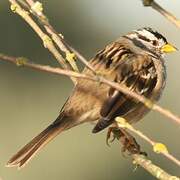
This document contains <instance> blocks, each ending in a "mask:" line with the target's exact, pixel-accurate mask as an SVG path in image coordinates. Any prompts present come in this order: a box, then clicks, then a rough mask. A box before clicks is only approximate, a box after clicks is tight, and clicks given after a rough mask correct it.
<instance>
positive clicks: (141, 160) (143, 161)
mask: <svg viewBox="0 0 180 180" xmlns="http://www.w3.org/2000/svg"><path fill="white" fill-rule="evenodd" d="M132 157H133V159H134V161H135V163H136V164H138V165H140V166H141V167H143V168H144V169H145V170H146V171H148V172H149V173H150V174H152V175H153V176H155V177H156V178H157V179H160V180H180V178H178V177H176V176H172V175H170V174H168V173H167V172H166V171H164V170H163V169H161V168H160V167H158V166H157V165H155V164H153V163H152V162H151V161H150V160H149V159H147V158H146V157H145V156H143V155H139V154H138V155H137V154H134V155H132Z"/></svg>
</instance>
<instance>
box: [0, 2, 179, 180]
mask: <svg viewBox="0 0 180 180" xmlns="http://www.w3.org/2000/svg"><path fill="white" fill-rule="evenodd" d="M41 2H43V5H44V11H45V13H46V14H47V16H48V17H49V19H50V22H51V23H52V25H53V26H54V27H55V28H56V30H57V31H58V32H61V33H62V34H63V35H64V36H65V39H66V40H67V41H68V42H69V43H70V44H71V45H72V46H73V47H75V48H76V49H78V50H79V51H80V52H81V53H82V54H83V55H84V56H85V57H87V58H90V57H92V56H93V55H94V54H95V52H96V51H97V50H99V49H101V48H102V47H104V46H105V45H106V44H107V43H109V42H110V41H113V40H114V39H117V38H118V37H119V36H121V35H123V34H125V33H127V32H129V31H131V30H132V29H137V28H140V27H143V26H150V27H153V28H155V29H157V30H158V31H159V32H162V34H164V35H165V36H166V37H167V39H168V40H169V41H170V42H171V43H173V44H174V45H175V46H177V47H178V48H180V30H178V29H177V28H176V27H175V26H173V25H172V24H171V23H169V22H168V21H167V20H166V19H164V17H162V16H161V15H160V14H158V13H157V12H156V11H154V10H152V9H151V8H144V7H143V6H142V4H141V1H140V0H113V1H109V0H73V1H72V0H60V1H58V0H51V1H48V0H44V1H41ZM157 2H159V3H160V4H161V5H162V6H163V7H164V8H166V9H168V10H170V11H171V12H173V13H174V14H175V15H176V16H177V17H180V1H179V0H174V1H170V0H159V1H157ZM0 52H1V53H7V54H10V55H13V56H25V57H27V58H29V59H31V60H33V61H34V62H37V63H42V64H50V65H58V64H57V63H56V60H55V59H54V58H53V57H52V55H50V54H49V53H48V51H47V50H46V49H44V47H43V45H42V42H41V40H40V39H39V38H38V36H37V35H36V34H35V33H34V32H33V31H32V29H31V28H30V27H29V26H28V25H27V24H26V23H25V22H24V21H23V20H22V19H21V18H20V17H19V16H17V15H16V14H14V13H12V12H11V11H10V8H9V3H8V1H6V0H1V1H0ZM165 59H166V65H167V73H168V79H167V86H166V89H165V91H164V94H163V97H162V99H161V101H160V104H161V105H162V106H164V107H166V108H169V109H171V110H173V112H176V113H177V114H179V115H180V111H179V110H180V108H179V107H180V98H179V92H180V82H179V76H180V71H179V66H180V53H179V52H177V53H174V54H170V55H168V56H167V57H166V58H165ZM0 89H1V93H0V122H1V126H0V176H1V178H2V179H3V180H31V179H38V180H49V179H53V180H57V179H62V180H72V179H73V180H84V179H86V180H109V179H113V180H119V179H138V180H139V179H146V180H148V179H149V180H150V179H154V178H153V177H152V176H151V175H149V174H148V173H147V172H145V171H144V170H143V169H142V168H138V169H137V170H136V171H135V172H134V171H133V170H134V168H135V166H134V165H133V164H132V162H131V159H130V158H124V157H123V156H122V155H121V150H120V146H119V144H118V143H117V142H115V143H113V144H112V146H111V147H110V148H109V147H107V146H106V144H105V136H106V132H105V131H104V132H102V133H99V134H96V135H94V134H92V133H91V130H92V127H93V126H92V125H90V124H84V125H81V126H80V127H76V128H74V129H72V130H70V131H68V132H66V133H63V134H62V135H61V136H58V137H57V138H56V139H55V140H54V141H53V142H51V143H50V144H48V146H46V147H45V148H44V149H43V150H42V151H41V152H40V153H39V154H38V156H37V157H35V158H34V159H33V160H32V161H31V162H30V163H29V164H28V165H27V166H26V167H25V168H24V169H22V170H21V171H17V170H16V169H13V168H5V167H4V165H5V163H6V162H7V160H8V159H9V158H10V157H11V155H12V154H13V153H15V152H16V151H17V150H19V148H20V147H21V146H23V145H25V144H26V143H27V142H28V141H29V140H30V139H31V138H32V137H33V136H35V135H37V133H39V132H40V131H41V130H43V129H44V128H45V127H46V126H47V125H48V124H49V123H50V122H52V121H53V120H54V119H55V118H56V116H57V115H58V112H59V110H60V109H61V107H62V105H63V103H64V102H65V100H66V98H67V97H68V95H69V93H70V92H71V89H72V83H71V81H70V80H69V79H68V78H66V77H64V76H57V75H50V74H47V73H43V72H37V71H34V70H31V69H28V68H18V67H16V66H14V65H12V64H9V63H6V62H2V61H0ZM136 127H138V128H139V129H140V130H142V131H143V132H145V134H147V135H148V136H149V137H152V138H153V139H154V140H157V141H160V142H163V143H165V144H166V145H167V146H168V148H169V151H170V152H171V153H172V154H174V155H175V156H176V157H178V158H180V143H179V142H180V141H179V136H180V134H179V130H180V129H179V127H177V125H176V124H175V123H173V122H171V121H170V120H169V119H167V118H166V117H163V116H162V115H160V114H158V113H156V112H151V113H149V114H148V115H147V116H146V117H145V118H144V119H143V120H142V121H141V122H140V123H138V124H136ZM137 140H138V142H139V143H140V144H141V146H142V147H143V149H144V150H146V152H148V154H149V157H150V158H151V159H152V160H153V162H154V163H156V164H158V165H160V166H161V167H162V168H164V169H165V170H167V171H168V172H170V173H172V174H175V175H180V171H179V169H178V167H177V166H176V165H174V164H173V163H172V162H170V161H168V160H167V159H165V158H164V157H162V156H161V155H158V154H154V153H153V152H152V149H151V147H150V146H149V145H148V144H147V143H145V142H144V141H143V140H141V139H140V138H139V137H138V138H137Z"/></svg>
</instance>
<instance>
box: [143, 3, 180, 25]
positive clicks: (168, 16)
mask: <svg viewBox="0 0 180 180" xmlns="http://www.w3.org/2000/svg"><path fill="white" fill-rule="evenodd" d="M142 2H143V5H144V6H150V7H152V8H153V9H154V10H156V11H158V12H159V13H160V14H162V15H163V16H164V17H165V18H166V19H167V20H169V21H170V22H171V23H173V24H174V25H175V26H176V27H178V28H180V20H179V19H177V18H176V17H175V16H174V15H173V14H172V13H170V12H168V11H167V10H165V9H164V8H162V7H161V6H160V5H159V4H158V3H157V2H155V1H154V0H142Z"/></svg>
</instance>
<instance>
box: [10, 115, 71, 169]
mask: <svg viewBox="0 0 180 180" xmlns="http://www.w3.org/2000/svg"><path fill="white" fill-rule="evenodd" d="M72 126H73V125H72V120H69V118H67V117H65V116H64V115H60V116H59V117H58V118H57V119H56V120H55V121H54V122H53V123H52V124H51V125H49V126H48V127H47V128H46V129H45V130H44V131H42V132H41V133H40V134H39V135H37V136H36V137H35V138H33V139H32V140H31V141H30V142H29V143H28V144H26V145H25V146H24V147H23V148H22V149H21V150H20V151H18V152H17V153H16V154H15V155H14V156H13V157H12V158H11V159H10V160H9V161H8V163H7V167H14V166H17V167H18V168H22V167H24V166H25V165H26V164H27V163H28V162H29V160H30V159H31V158H32V157H33V156H34V155H35V154H36V153H37V152H38V151H39V150H40V149H41V148H42V147H44V146H45V145H46V144H47V143H48V142H49V141H51V140H52V139H54V138H55V137H56V136H57V135H58V134H59V133H61V132H62V131H64V130H66V129H68V128H70V127H72Z"/></svg>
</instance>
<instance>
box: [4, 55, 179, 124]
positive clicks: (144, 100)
mask: <svg viewBox="0 0 180 180" xmlns="http://www.w3.org/2000/svg"><path fill="white" fill-rule="evenodd" d="M0 59H1V60H5V61H10V62H12V63H15V64H17V59H18V58H15V57H10V56H6V55H2V54H0ZM23 65H24V66H28V67H31V68H34V69H38V70H40V71H46V72H49V73H53V74H59V75H60V74H61V75H66V76H69V77H76V78H84V79H88V80H91V81H99V82H100V83H104V84H107V85H109V86H111V87H113V88H115V89H117V90H119V91H121V92H122V93H124V94H126V95H128V96H131V97H133V98H135V99H137V100H139V101H140V102H142V103H143V104H145V105H146V106H147V107H148V108H150V109H152V110H155V111H157V112H159V113H160V114H162V115H164V116H166V117H169V118H170V119H171V120H173V121H174V122H176V123H178V124H180V118H179V117H178V116H177V115H175V114H173V113H172V112H170V111H169V110H167V109H165V108H162V107H160V106H159V105H156V104H153V103H152V102H151V101H150V100H148V99H147V98H145V97H143V96H140V95H138V94H137V93H135V92H133V91H130V90H129V89H128V88H127V87H124V86H121V85H120V84H118V83H115V82H113V81H110V80H108V79H106V78H104V77H102V76H88V75H86V74H82V73H78V72H73V71H70V70H63V69H60V68H52V67H50V66H43V65H38V64H34V63H30V62H28V61H27V62H25V63H24V64H23Z"/></svg>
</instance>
